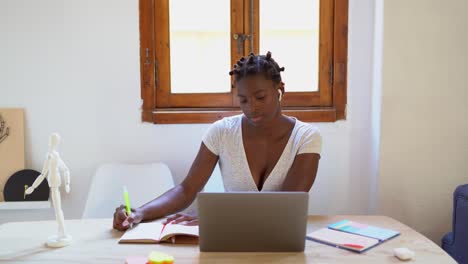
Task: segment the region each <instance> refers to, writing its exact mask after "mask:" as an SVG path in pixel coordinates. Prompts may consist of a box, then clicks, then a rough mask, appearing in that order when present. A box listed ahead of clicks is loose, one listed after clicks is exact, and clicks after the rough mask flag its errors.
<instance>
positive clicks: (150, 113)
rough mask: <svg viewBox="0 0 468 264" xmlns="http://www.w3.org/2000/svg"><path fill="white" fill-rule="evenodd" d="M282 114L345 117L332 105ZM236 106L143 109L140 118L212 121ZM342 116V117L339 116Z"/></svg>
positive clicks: (306, 117) (317, 118) (313, 118)
mask: <svg viewBox="0 0 468 264" xmlns="http://www.w3.org/2000/svg"><path fill="white" fill-rule="evenodd" d="M282 112H283V114H285V115H289V116H294V117H297V118H298V119H299V120H301V121H303V122H335V121H337V120H339V119H345V114H344V113H338V112H339V111H337V110H336V108H334V107H315V108H285V109H283V110H282ZM241 113H242V112H241V110H240V109H238V108H232V109H230V108H223V109H199V108H198V109H196V108H172V109H155V110H144V111H143V112H142V119H143V121H144V122H150V123H154V124H199V123H213V122H215V121H217V120H219V119H222V118H223V117H228V116H233V115H238V114H241ZM340 117H344V118H340Z"/></svg>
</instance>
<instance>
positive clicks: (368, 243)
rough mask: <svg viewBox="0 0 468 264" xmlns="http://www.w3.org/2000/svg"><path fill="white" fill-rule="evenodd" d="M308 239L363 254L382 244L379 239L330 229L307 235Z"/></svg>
mask: <svg viewBox="0 0 468 264" xmlns="http://www.w3.org/2000/svg"><path fill="white" fill-rule="evenodd" d="M306 237H307V239H309V240H312V241H315V242H319V243H323V244H327V245H330V246H335V247H338V248H342V249H347V250H351V251H354V252H358V253H362V252H364V251H366V250H368V249H370V248H372V247H374V246H376V245H378V244H379V243H380V241H379V240H378V239H375V238H370V237H365V236H358V235H354V234H349V233H345V232H341V231H336V230H333V229H330V228H322V229H319V230H317V231H314V232H312V233H309V234H307V236H306Z"/></svg>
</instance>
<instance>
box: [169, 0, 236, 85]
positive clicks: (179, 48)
mask: <svg viewBox="0 0 468 264" xmlns="http://www.w3.org/2000/svg"><path fill="white" fill-rule="evenodd" d="M230 21H231V17H230V1H227V0H221V1H220V0H197V1H187V0H170V2H169V25H170V26H169V28H170V32H169V34H170V45H171V47H170V48H171V54H170V58H171V92H172V93H219V92H230V91H231V79H230V76H229V71H230V67H231V65H230V64H231V61H230V56H231V55H230V54H231V52H230V29H231V25H230Z"/></svg>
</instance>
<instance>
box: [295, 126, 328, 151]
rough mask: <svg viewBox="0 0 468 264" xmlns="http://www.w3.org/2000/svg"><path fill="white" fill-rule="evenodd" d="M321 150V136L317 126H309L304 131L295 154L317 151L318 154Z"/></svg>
mask: <svg viewBox="0 0 468 264" xmlns="http://www.w3.org/2000/svg"><path fill="white" fill-rule="evenodd" d="M321 151H322V136H321V135H320V131H319V130H318V129H317V128H310V129H308V130H307V131H306V132H305V133H304V137H303V140H301V145H300V146H299V150H298V152H297V155H299V154H303V153H317V154H319V155H320V153H321Z"/></svg>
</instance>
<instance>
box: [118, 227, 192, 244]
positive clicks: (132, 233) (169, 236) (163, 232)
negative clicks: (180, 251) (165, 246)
mask: <svg viewBox="0 0 468 264" xmlns="http://www.w3.org/2000/svg"><path fill="white" fill-rule="evenodd" d="M161 242H168V243H176V244H198V226H186V225H178V224H167V225H164V224H162V223H160V222H149V223H139V224H138V225H136V226H134V227H133V228H132V229H128V230H127V231H125V233H124V234H123V236H122V237H121V238H120V239H119V243H161Z"/></svg>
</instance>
